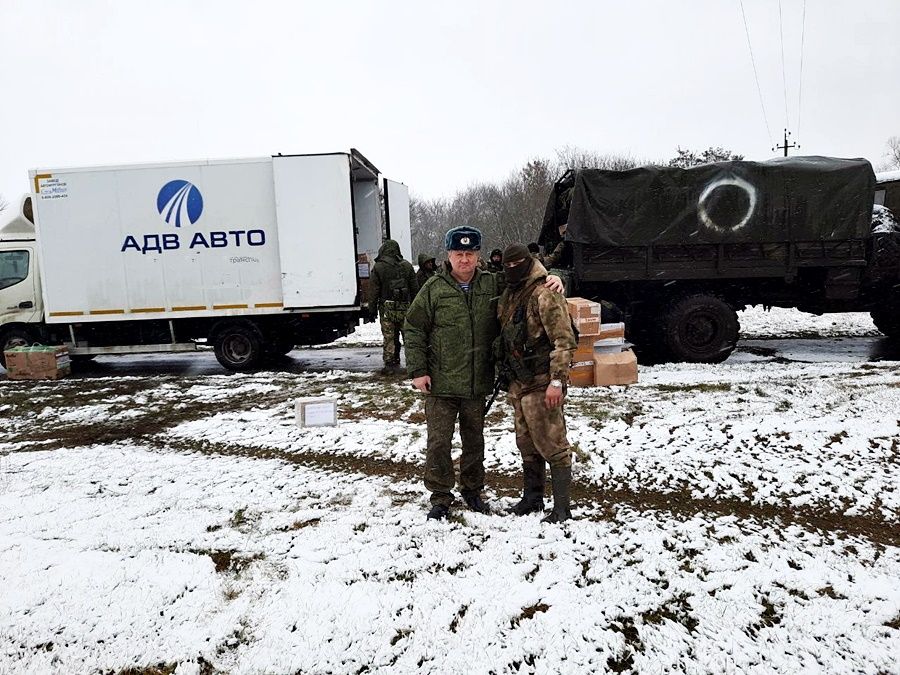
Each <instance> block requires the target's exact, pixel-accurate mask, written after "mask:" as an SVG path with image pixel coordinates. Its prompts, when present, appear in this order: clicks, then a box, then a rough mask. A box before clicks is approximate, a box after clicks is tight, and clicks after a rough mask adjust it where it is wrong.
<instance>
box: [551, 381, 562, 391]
mask: <svg viewBox="0 0 900 675" xmlns="http://www.w3.org/2000/svg"><path fill="white" fill-rule="evenodd" d="M550 386H551V387H556V388H557V389H562V380H550Z"/></svg>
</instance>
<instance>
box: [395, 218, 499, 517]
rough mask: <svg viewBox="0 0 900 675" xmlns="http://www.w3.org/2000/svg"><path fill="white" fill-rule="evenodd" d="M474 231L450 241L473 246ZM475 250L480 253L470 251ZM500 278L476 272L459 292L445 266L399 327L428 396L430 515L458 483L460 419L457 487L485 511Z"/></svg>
mask: <svg viewBox="0 0 900 675" xmlns="http://www.w3.org/2000/svg"><path fill="white" fill-rule="evenodd" d="M472 232H476V233H477V230H470V229H469V228H455V229H454V230H451V231H450V232H449V233H448V235H447V240H448V244H447V250H465V249H462V248H460V249H452V248H451V245H452V244H453V243H454V242H453V241H450V240H451V237H457V238H459V237H460V236H462V235H466V236H467V239H466V240H465V241H463V242H462V244H467V243H470V242H473V241H474V242H477V244H478V245H480V238H481V237H480V233H478V236H477V238H476V237H475V236H474V235H473V234H471V233H472ZM475 250H477V249H475ZM502 283H503V282H502V275H496V274H491V273H488V272H483V271H481V270H480V269H476V270H475V274H474V276H473V277H472V279H471V281H470V282H469V285H468V290H467V291H466V290H463V289H462V288H461V287H460V285H459V283H458V282H457V281H456V280H455V279H454V278H453V276H452V274H451V268H450V265H449V264H447V265H446V266H445V267H444V268H443V269H442V270H441V271H440V272H439V273H438V274H436V275H435V276H433V277H432V278H431V279H429V280H428V281H426V282H425V285H424V286H422V288H421V289H419V294H418V295H417V296H416V298H415V300H413V303H412V305H410V308H409V312H407V315H406V324H405V326H404V331H405V332H404V338H405V340H406V366H407V370H408V372H409V376H410V377H411V378H413V379H415V378H417V377H421V376H424V375H428V376H429V377H430V378H431V390H430V392H429V395H428V396H426V398H425V416H426V420H427V426H428V440H427V449H426V455H425V487H426V488H428V490H429V491H430V492H431V505H432V512H431V513H430V514H429V518H431V517H444V516H440V515H432V514H435V513H437V512H438V510H439V509H440V508H442V507H443V508H444V511H443V513H444V515H446V507H449V506H450V505H451V504H452V503H453V501H454V497H453V493H452V490H453V487H454V485H455V484H456V480H455V478H456V477H455V471H454V467H453V460H452V456H451V449H452V444H453V431H454V428H455V427H456V423H457V420H459V434H460V438H461V440H462V456H461V458H460V470H459V486H460V492H461V493H462V496H463V499H464V500H465V502H466V504H467V505H468V506H469V508H471V509H473V510H478V511H486V510H487V507H486V505H485V504H484V503H483V500H482V498H481V491H482V490H483V488H484V401H485V399H486V398H487V396H488V395H489V394H490V393H491V390H492V389H493V375H494V362H493V354H492V352H491V347H492V345H493V342H494V340H495V339H496V337H497V335H498V333H499V324H498V323H497V298H498V297H499V295H500V291H501V290H502Z"/></svg>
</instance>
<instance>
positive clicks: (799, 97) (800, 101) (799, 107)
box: [797, 0, 806, 142]
mask: <svg viewBox="0 0 900 675" xmlns="http://www.w3.org/2000/svg"><path fill="white" fill-rule="evenodd" d="M805 42H806V0H803V19H802V20H801V23H800V83H799V84H798V85H797V86H798V89H799V93H798V94H797V141H798V142H799V141H800V118H801V116H802V114H803V107H802V104H803V44H804V43H805Z"/></svg>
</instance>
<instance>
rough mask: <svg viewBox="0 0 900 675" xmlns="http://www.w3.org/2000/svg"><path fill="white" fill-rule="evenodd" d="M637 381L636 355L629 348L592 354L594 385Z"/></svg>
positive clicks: (600, 385)
mask: <svg viewBox="0 0 900 675" xmlns="http://www.w3.org/2000/svg"><path fill="white" fill-rule="evenodd" d="M637 381H638V369H637V357H636V356H635V355H634V352H633V351H631V350H630V349H629V350H628V351H623V352H617V353H612V354H604V353H596V354H594V386H596V387H608V386H611V385H618V384H634V383H635V382H637Z"/></svg>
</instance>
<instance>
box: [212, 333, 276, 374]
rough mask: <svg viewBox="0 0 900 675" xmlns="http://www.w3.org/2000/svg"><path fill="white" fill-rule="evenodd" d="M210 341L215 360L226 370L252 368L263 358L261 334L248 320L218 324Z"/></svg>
mask: <svg viewBox="0 0 900 675" xmlns="http://www.w3.org/2000/svg"><path fill="white" fill-rule="evenodd" d="M212 343H213V349H214V350H215V353H216V360H218V362H219V363H221V364H222V366H223V367H224V368H227V369H228V370H238V371H245V370H253V369H254V368H256V367H257V366H258V365H259V364H260V362H261V361H262V358H263V345H264V344H265V343H264V341H263V336H262V334H261V333H260V332H259V329H258V328H257V327H256V326H254V325H253V324H252V323H250V322H249V321H240V322H238V321H236V322H232V323H226V324H224V325H222V326H219V327H218V328H217V329H216V331H215V333H214V334H213V337H212Z"/></svg>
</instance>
